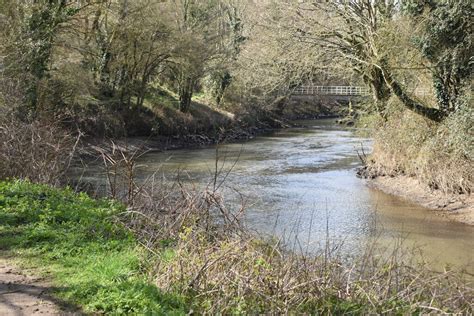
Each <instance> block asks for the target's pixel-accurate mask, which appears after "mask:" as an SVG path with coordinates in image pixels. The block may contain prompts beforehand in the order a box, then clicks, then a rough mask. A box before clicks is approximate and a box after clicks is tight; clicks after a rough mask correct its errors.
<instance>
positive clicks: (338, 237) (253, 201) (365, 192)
mask: <svg viewBox="0 0 474 316" xmlns="http://www.w3.org/2000/svg"><path fill="white" fill-rule="evenodd" d="M300 123H301V124H304V126H305V127H303V128H291V129H284V130H280V131H276V132H273V133H271V134H268V135H264V136H259V137H256V138H255V139H253V140H251V141H248V142H245V143H234V144H226V145H221V146H219V150H218V151H216V148H215V146H213V147H210V148H203V149H192V150H174V151H167V152H151V153H148V154H146V155H144V156H143V157H141V158H140V161H139V163H140V165H141V167H140V173H141V175H142V176H145V175H147V174H151V173H152V172H156V171H158V174H159V175H162V176H164V177H166V178H167V179H168V180H169V181H173V179H175V176H176V174H177V173H178V171H180V174H181V177H180V178H181V179H184V180H185V181H186V182H191V183H193V184H195V185H196V186H206V185H210V186H212V185H213V178H214V176H213V175H214V171H215V169H216V156H217V157H219V160H218V164H217V165H218V169H219V170H221V169H222V170H221V173H220V177H219V179H223V178H225V182H224V183H223V184H222V186H221V190H222V192H223V195H224V197H225V198H226V199H227V200H229V202H230V203H231V204H236V203H237V202H238V199H239V201H240V198H242V197H243V199H244V200H245V201H246V202H247V210H246V212H245V215H244V219H245V223H246V224H247V226H248V227H249V228H250V229H252V230H254V231H256V232H257V233H259V234H261V235H266V236H269V235H273V236H276V237H277V238H281V239H282V240H283V241H284V242H285V243H286V245H287V246H289V247H292V248H293V249H297V250H303V251H306V252H310V253H311V252H316V251H318V250H320V249H322V248H324V247H325V245H327V244H326V240H327V239H328V237H329V240H331V243H332V244H333V245H335V244H341V245H342V246H341V247H340V249H342V251H344V252H347V253H348V254H350V253H351V252H355V251H356V250H355V249H360V248H363V245H364V243H367V240H369V239H370V240H372V239H373V238H375V237H376V238H377V239H378V240H379V241H380V242H381V243H382V244H384V243H385V244H390V243H396V242H402V244H403V245H404V246H403V247H404V248H405V249H407V253H408V254H410V253H413V254H414V253H417V255H418V251H417V250H418V249H421V250H422V251H423V256H424V258H425V259H426V260H428V261H429V262H430V264H431V265H432V267H433V268H435V269H443V268H444V267H446V266H453V267H459V268H466V269H467V270H468V271H469V272H471V273H473V272H474V252H473V251H472V250H473V249H474V228H473V227H471V226H468V225H464V224H460V223H455V222H450V221H448V220H447V219H445V218H443V217H442V216H440V215H439V214H436V212H434V211H430V210H427V209H424V208H422V207H419V206H416V205H414V204H411V203H410V202H407V201H404V200H402V199H400V198H397V197H394V196H390V195H387V194H384V193H382V192H380V191H378V190H374V189H371V188H369V187H368V186H367V185H366V182H365V180H363V179H359V178H357V177H356V175H355V169H356V168H357V167H358V166H359V165H360V160H359V158H358V152H359V153H362V152H363V151H364V152H366V153H367V152H368V151H370V147H371V141H370V140H369V139H366V138H362V137H360V136H357V133H356V131H355V130H354V129H349V128H343V127H340V126H338V125H335V124H334V120H315V121H302V122H300ZM94 177H97V175H94ZM85 180H87V177H86V179H85ZM217 183H218V184H219V183H220V181H218V182H217ZM237 192H238V193H237Z"/></svg>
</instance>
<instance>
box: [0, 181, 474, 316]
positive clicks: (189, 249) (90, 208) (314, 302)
mask: <svg viewBox="0 0 474 316" xmlns="http://www.w3.org/2000/svg"><path fill="white" fill-rule="evenodd" d="M206 194H207V195H205V196H203V195H202V194H201V193H199V192H192V191H188V192H186V194H185V195H184V198H183V196H181V195H179V196H178V197H176V199H174V198H172V197H170V195H166V196H167V197H166V199H168V200H161V202H160V205H159V208H160V210H161V211H160V212H159V214H158V212H156V210H157V209H156V208H152V209H136V208H135V209H134V211H131V210H130V211H126V208H125V206H124V205H122V204H121V203H118V202H116V201H112V200H94V199H91V198H89V197H88V196H87V195H85V194H83V193H81V194H77V193H74V192H72V191H71V190H69V189H66V190H60V189H54V188H50V187H48V186H45V185H35V184H31V183H28V182H24V181H13V182H0V218H1V221H0V249H2V250H3V251H6V252H8V253H9V254H10V255H14V256H15V261H16V262H19V263H20V265H21V266H22V267H23V268H25V267H27V268H33V269H37V271H41V273H42V274H45V275H49V277H50V279H51V282H52V286H54V288H55V289H54V290H53V291H52V293H53V296H54V297H55V298H59V299H61V300H62V301H64V302H66V303H69V304H74V305H77V306H79V307H81V308H82V310H83V311H84V312H86V313H98V314H114V315H127V314H156V315H169V314H173V315H186V314H189V313H197V314H215V313H224V314H247V313H262V314H265V313H271V314H314V313H323V314H326V313H327V314H344V313H351V314H353V313H355V314H367V313H376V314H379V313H382V314H383V313H390V312H393V313H397V314H411V313H415V312H418V313H428V312H432V311H437V312H447V313H449V312H451V313H467V314H469V313H471V312H472V310H473V306H472V298H473V297H474V293H473V292H472V289H471V288H470V287H469V285H468V283H466V281H465V280H463V278H462V275H460V274H457V273H456V272H453V271H444V272H443V273H441V274H438V273H433V272H431V271H430V270H429V269H427V268H426V267H423V266H408V265H407V263H405V262H404V261H402V260H401V258H398V257H395V255H394V256H393V257H389V258H380V257H379V256H376V255H375V253H374V252H373V248H372V247H373V246H372V247H371V249H372V250H369V249H368V250H369V251H368V252H366V253H365V254H364V255H363V257H361V258H360V259H357V258H352V259H351V262H348V263H347V265H346V264H341V262H345V261H344V260H342V258H340V257H339V256H338V255H337V253H336V252H334V253H332V252H330V253H326V255H316V256H312V257H306V256H301V255H296V254H292V253H289V252H287V251H283V250H282V249H281V248H280V247H279V245H278V243H277V244H273V243H268V242H264V241H263V240H261V239H259V238H257V237H252V236H250V235H248V234H247V233H245V232H244V231H241V230H235V228H237V227H235V226H227V225H228V224H232V223H234V224H237V223H236V222H234V221H232V222H226V221H224V223H225V225H224V226H225V227H215V226H213V225H210V226H209V225H208V224H209V223H207V224H206V221H205V220H203V219H205V218H206V217H205V216H204V215H205V214H209V213H208V212H209V211H210V209H212V207H214V206H217V205H220V207H221V210H222V212H224V213H225V212H227V211H226V210H225V208H224V206H223V205H222V204H220V202H218V200H217V199H216V196H214V195H212V194H210V193H209V192H208V193H206ZM170 198H171V199H172V200H169V199H170ZM201 199H204V200H206V201H208V202H207V203H212V205H208V204H206V203H204V204H201V203H200V202H199V201H200V200H201ZM213 203H217V204H215V205H214V204H213ZM157 207H158V206H157ZM139 214H141V216H143V218H142V217H140V216H137V215H139ZM198 219H200V220H198ZM168 220H170V221H169V222H168ZM229 220H230V219H229ZM177 221H178V224H179V226H177V227H175V226H176V225H175V224H176V222H177ZM328 251H329V250H328ZM15 273H16V272H15ZM18 274H20V273H18ZM414 275H415V276H414ZM394 278H396V279H397V280H398V281H397V282H393V279H394ZM0 294H1V293H0ZM2 299H3V297H2ZM12 303H14V304H17V305H19V306H20V307H21V306H22V304H23V303H22V302H12Z"/></svg>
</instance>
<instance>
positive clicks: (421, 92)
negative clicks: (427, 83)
mask: <svg viewBox="0 0 474 316" xmlns="http://www.w3.org/2000/svg"><path fill="white" fill-rule="evenodd" d="M409 93H410V94H412V95H416V96H417V97H426V96H432V95H434V92H433V91H432V90H431V89H426V88H416V89H414V90H413V91H411V92H409ZM369 94H370V90H369V89H368V88H366V87H358V86H300V87H297V88H295V90H293V95H334V96H367V95H369Z"/></svg>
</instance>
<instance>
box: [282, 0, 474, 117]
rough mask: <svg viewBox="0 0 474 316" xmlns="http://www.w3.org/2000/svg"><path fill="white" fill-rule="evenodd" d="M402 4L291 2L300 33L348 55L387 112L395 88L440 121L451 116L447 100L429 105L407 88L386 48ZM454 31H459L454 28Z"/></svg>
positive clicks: (321, 46) (296, 30)
mask: <svg viewBox="0 0 474 316" xmlns="http://www.w3.org/2000/svg"><path fill="white" fill-rule="evenodd" d="M458 2H459V1H458ZM398 4H399V2H398V1H396V0H388V1H367V0H352V1H330V2H320V1H317V2H316V1H308V2H303V3H299V4H296V5H294V4H293V5H291V6H290V8H291V9H292V10H294V17H295V18H296V22H294V25H293V26H292V28H293V31H294V37H295V38H296V39H297V40H299V41H302V42H306V43H309V44H311V45H313V47H317V48H318V49H320V50H322V51H324V52H325V53H326V54H332V55H338V56H340V57H342V58H343V59H345V61H346V62H347V63H348V64H350V65H351V67H352V70H353V71H354V72H355V73H357V74H359V75H360V76H361V78H362V79H363V80H364V81H365V82H366V83H367V84H368V85H369V86H370V87H371V90H372V92H373V98H374V105H375V107H376V109H377V111H378V112H379V113H380V114H381V115H384V113H385V112H386V110H385V107H386V101H387V100H388V99H389V97H390V96H391V95H392V94H393V95H395V96H396V97H397V98H398V99H399V100H400V101H401V102H402V104H403V105H405V106H406V107H407V108H408V109H410V110H412V111H414V112H416V113H418V114H420V115H423V116H425V117H427V118H429V119H431V120H433V121H440V120H442V119H443V118H444V117H445V116H446V111H445V110H444V108H443V105H442V104H438V105H437V106H436V107H434V106H430V105H425V104H423V103H422V102H420V101H418V100H416V99H415V98H413V96H411V95H410V94H409V93H407V91H406V87H404V86H403V84H401V83H400V82H399V81H398V80H397V77H396V76H395V75H394V71H393V69H394V67H393V66H391V65H390V60H388V59H387V56H386V52H384V51H383V50H381V44H382V43H383V41H384V38H383V36H382V33H383V31H384V29H385V27H386V26H387V25H388V24H390V23H391V22H393V21H394V20H397V19H399V17H400V15H401V12H400V6H399V5H398ZM456 12H460V11H459V10H457V11H456ZM433 17H435V16H433ZM433 21H434V19H433ZM458 30H459V28H458ZM468 32H469V31H468ZM452 35H455V34H452V33H450V34H449V36H452ZM445 47H446V48H447V46H445ZM392 50H393V48H392ZM452 52H453V51H452ZM395 67H400V65H395ZM402 67H403V66H402ZM434 75H435V76H436V73H434Z"/></svg>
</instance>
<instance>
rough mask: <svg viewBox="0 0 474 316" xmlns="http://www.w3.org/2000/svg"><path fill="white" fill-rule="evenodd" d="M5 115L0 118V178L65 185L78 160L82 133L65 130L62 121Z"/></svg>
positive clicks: (11, 114) (7, 113)
mask: <svg viewBox="0 0 474 316" xmlns="http://www.w3.org/2000/svg"><path fill="white" fill-rule="evenodd" d="M5 112H6V113H5ZM5 112H4V113H2V115H0V178H2V179H4V178H28V179H30V180H31V181H33V182H40V183H47V184H51V185H58V184H59V183H61V182H62V180H64V176H65V174H66V171H67V170H68V168H69V166H70V165H71V162H72V160H73V158H74V154H75V152H76V149H77V147H78V144H79V140H80V137H81V135H80V133H76V134H73V133H71V132H69V131H67V130H65V129H64V128H63V127H62V125H61V123H60V121H59V120H53V121H51V120H44V119H38V120H35V121H33V122H31V123H29V122H23V121H21V120H19V119H18V118H17V117H16V116H15V115H14V114H13V113H11V112H10V113H9V112H7V111H5Z"/></svg>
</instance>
